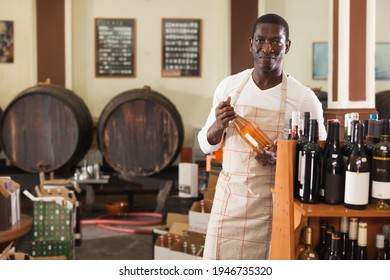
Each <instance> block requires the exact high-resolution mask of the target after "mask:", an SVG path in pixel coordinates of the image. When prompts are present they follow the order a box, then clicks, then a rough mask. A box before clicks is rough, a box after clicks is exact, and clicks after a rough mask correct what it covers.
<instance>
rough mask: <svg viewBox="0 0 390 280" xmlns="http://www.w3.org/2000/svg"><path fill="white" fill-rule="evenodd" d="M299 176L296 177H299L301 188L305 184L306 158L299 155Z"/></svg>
mask: <svg viewBox="0 0 390 280" xmlns="http://www.w3.org/2000/svg"><path fill="white" fill-rule="evenodd" d="M299 162H300V164H299V174H298V176H300V180H299V181H300V182H301V185H302V186H303V185H304V184H305V172H304V171H305V167H306V156H305V155H304V154H303V153H301V156H300V159H299Z"/></svg>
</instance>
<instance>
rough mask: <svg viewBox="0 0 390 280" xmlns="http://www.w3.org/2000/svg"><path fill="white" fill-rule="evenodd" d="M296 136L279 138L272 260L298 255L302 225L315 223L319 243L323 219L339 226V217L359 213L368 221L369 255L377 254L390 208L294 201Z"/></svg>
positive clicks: (291, 258)
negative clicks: (378, 240)
mask: <svg viewBox="0 0 390 280" xmlns="http://www.w3.org/2000/svg"><path fill="white" fill-rule="evenodd" d="M296 143H297V142H296V141H295V140H289V141H288V140H278V152H277V153H278V154H277V163H276V176H275V186H274V188H273V189H272V193H273V203H274V211H273V223H272V246H271V254H270V258H271V259H273V260H293V259H295V246H296V244H297V243H298V241H299V234H300V231H301V230H302V228H303V227H304V226H305V225H306V223H307V222H308V221H309V222H310V225H311V226H312V227H313V229H314V232H313V237H314V238H313V243H314V246H316V245H317V243H318V237H319V223H320V220H326V221H328V223H330V224H332V225H334V226H335V229H336V230H338V229H339V223H340V217H342V216H347V217H356V218H358V219H359V221H366V222H367V223H368V230H367V235H368V236H367V247H368V258H369V259H373V258H374V254H375V235H376V233H379V232H381V231H382V225H383V224H385V223H386V224H390V211H389V210H377V209H375V208H373V207H372V206H371V205H369V206H368V207H367V209H365V210H352V209H347V208H345V207H344V206H343V205H327V204H322V203H319V204H305V203H301V202H300V201H297V200H295V201H294V198H293V197H294V195H293V193H294V191H293V188H294V180H293V178H294V170H295V151H296V149H295V147H296Z"/></svg>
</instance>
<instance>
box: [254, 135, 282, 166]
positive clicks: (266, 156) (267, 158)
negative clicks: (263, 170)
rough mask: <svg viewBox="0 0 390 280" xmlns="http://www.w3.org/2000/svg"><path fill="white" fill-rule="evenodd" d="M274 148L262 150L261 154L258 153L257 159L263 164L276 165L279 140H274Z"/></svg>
mask: <svg viewBox="0 0 390 280" xmlns="http://www.w3.org/2000/svg"><path fill="white" fill-rule="evenodd" d="M274 144H275V146H274V148H273V149H272V150H270V151H266V150H263V149H261V150H262V153H261V154H257V153H256V157H255V159H256V160H257V161H258V162H260V164H261V165H263V166H267V165H275V164H276V149H277V144H278V143H277V140H275V141H274Z"/></svg>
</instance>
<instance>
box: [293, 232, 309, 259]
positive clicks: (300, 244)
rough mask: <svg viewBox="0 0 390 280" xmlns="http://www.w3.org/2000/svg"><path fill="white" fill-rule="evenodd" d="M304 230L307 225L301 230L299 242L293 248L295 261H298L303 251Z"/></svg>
mask: <svg viewBox="0 0 390 280" xmlns="http://www.w3.org/2000/svg"><path fill="white" fill-rule="evenodd" d="M306 228H307V225H306V226H305V227H304V228H302V230H301V233H300V236H299V242H298V244H297V246H296V247H295V259H298V257H299V255H300V254H301V252H302V251H303V250H304V249H305V242H306Z"/></svg>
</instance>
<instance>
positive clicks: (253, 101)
mask: <svg viewBox="0 0 390 280" xmlns="http://www.w3.org/2000/svg"><path fill="white" fill-rule="evenodd" d="M290 46H291V41H290V39H289V26H288V24H287V22H286V21H285V20H284V19H283V18H282V17H280V16H278V15H276V14H266V15H263V16H261V17H259V18H258V19H257V20H256V22H255V23H254V25H253V29H252V34H251V37H250V38H249V50H250V51H251V53H252V56H253V63H254V68H252V69H247V70H245V71H243V72H241V73H238V74H236V75H232V76H229V77H227V78H225V79H224V80H223V81H222V82H221V83H220V84H219V85H218V87H217V89H216V91H215V94H214V99H213V107H212V109H211V112H210V114H209V116H208V119H207V121H206V124H205V126H204V127H203V128H202V129H201V131H200V132H199V134H198V141H199V144H200V147H201V149H202V151H203V152H204V153H206V154H208V153H211V152H214V151H216V150H217V149H218V148H219V147H220V146H221V143H223V145H224V146H223V163H222V166H223V169H222V171H221V173H220V175H219V178H218V182H217V187H216V192H215V196H214V201H213V207H212V211H211V216H210V221H209V225H208V229H207V237H206V242H205V248H204V254H203V255H204V259H268V258H269V250H270V244H271V228H272V207H273V206H272V196H271V188H272V187H273V186H274V175H275V159H276V154H275V152H276V150H274V151H271V152H266V153H264V154H261V155H257V154H256V153H255V152H254V151H253V150H252V149H251V148H250V146H249V145H248V144H247V143H246V142H245V141H244V140H243V139H242V138H241V137H240V135H239V134H238V132H237V130H236V129H235V126H234V124H233V123H232V122H231V121H232V120H233V119H234V118H235V116H236V114H237V115H240V116H242V117H244V118H246V119H248V120H250V121H252V122H254V123H255V124H256V125H257V126H258V127H259V128H260V129H261V130H263V131H264V132H265V133H266V134H267V135H268V136H269V137H270V138H271V139H272V140H275V142H276V139H283V138H284V139H286V136H287V133H288V128H289V119H290V118H291V115H292V112H293V111H300V112H301V114H303V112H308V111H309V112H311V117H312V118H313V119H318V122H319V138H320V139H321V140H325V138H326V131H325V126H324V125H323V122H324V121H323V111H322V106H321V103H320V101H319V100H318V98H317V97H316V96H315V94H314V93H313V92H312V91H311V90H310V89H309V88H307V87H305V86H303V85H302V84H301V83H299V82H298V81H297V80H295V79H294V78H293V77H291V76H287V75H286V74H285V73H284V71H283V67H282V66H283V59H284V56H285V55H286V54H287V53H288V51H289V50H290ZM222 140H223V141H222ZM274 246H277V244H275V245H274Z"/></svg>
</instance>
